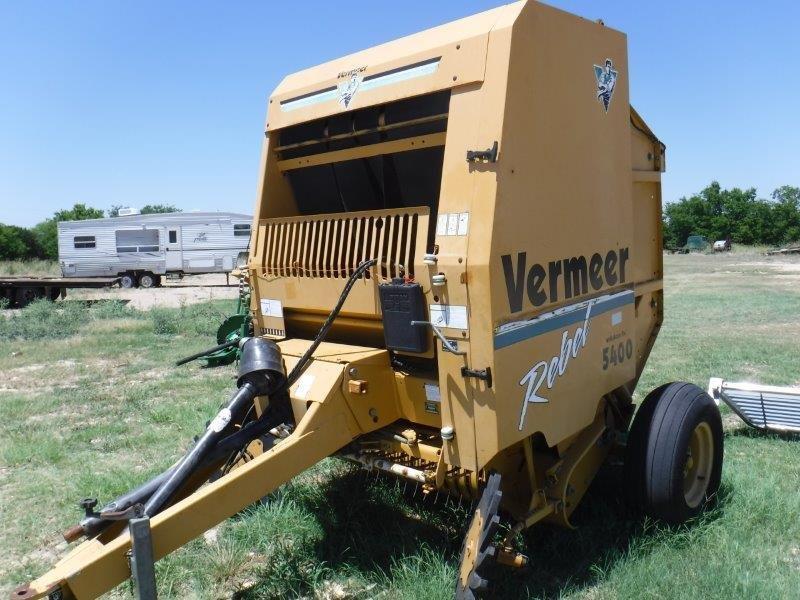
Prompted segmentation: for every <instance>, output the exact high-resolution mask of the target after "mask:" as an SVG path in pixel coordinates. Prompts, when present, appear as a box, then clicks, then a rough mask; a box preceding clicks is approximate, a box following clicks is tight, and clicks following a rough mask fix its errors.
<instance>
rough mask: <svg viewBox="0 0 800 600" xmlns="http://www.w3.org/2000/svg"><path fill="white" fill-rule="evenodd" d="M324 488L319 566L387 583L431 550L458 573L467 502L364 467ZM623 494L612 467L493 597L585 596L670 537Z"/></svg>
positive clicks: (499, 582)
mask: <svg viewBox="0 0 800 600" xmlns="http://www.w3.org/2000/svg"><path fill="white" fill-rule="evenodd" d="M322 485H323V486H324V490H323V493H322V494H320V496H319V498H318V499H317V500H315V501H314V502H313V503H312V504H313V505H312V506H308V507H307V508H309V509H310V510H312V511H313V514H314V516H315V518H316V520H317V522H318V523H319V525H320V527H321V529H322V531H323V535H322V536H321V538H320V539H319V541H317V542H316V543H315V544H314V545H313V548H311V549H309V550H310V552H309V553H308V554H307V555H306V556H307V557H308V555H309V554H310V555H311V556H313V560H314V561H315V562H316V564H324V565H325V567H326V568H330V569H331V570H332V571H334V572H349V573H353V572H359V573H361V574H362V575H363V576H364V579H365V580H367V581H370V580H371V581H375V580H385V578H386V577H387V575H388V574H390V573H391V572H392V569H393V567H396V566H397V565H398V564H400V563H401V562H402V560H403V558H404V557H407V556H413V555H416V554H419V552H420V549H421V547H425V548H427V549H429V550H430V551H431V552H432V553H433V554H434V555H437V556H440V557H441V559H442V560H443V561H446V562H447V563H450V564H451V565H452V566H453V569H454V570H455V569H457V567H458V557H459V553H460V549H461V543H462V540H463V536H464V534H465V533H466V528H467V524H468V522H469V519H470V518H471V516H472V506H471V505H468V503H466V502H464V503H462V504H459V503H458V502H454V501H453V500H452V499H448V500H445V499H444V498H443V497H440V498H439V500H438V502H437V501H434V499H433V498H431V497H430V496H423V495H422V494H421V493H419V492H417V493H414V490H413V487H414V486H413V484H409V485H408V486H404V485H403V484H402V483H396V482H394V481H393V480H386V479H384V478H381V479H378V480H375V479H374V477H373V476H372V475H366V474H365V473H364V472H363V471H361V470H358V469H353V470H349V471H346V472H345V473H343V474H341V475H338V476H336V477H333V478H332V479H330V480H329V481H326V482H325V483H323V484H322ZM404 488H405V489H404ZM621 490H622V474H621V469H620V468H618V467H605V468H604V469H603V470H602V471H601V473H600V474H599V475H598V477H597V478H596V480H595V482H594V483H593V484H592V486H591V487H590V488H589V491H588V492H587V495H586V497H585V498H584V500H583V502H582V503H581V506H580V507H579V508H578V509H577V510H576V512H575V513H574V514H573V523H574V524H575V525H576V526H577V529H574V530H566V529H562V528H559V527H556V526H550V525H538V526H536V527H534V528H532V529H531V530H529V531H528V532H526V534H525V535H524V537H523V540H522V541H523V546H524V547H523V548H521V550H522V551H523V552H525V553H526V554H527V555H528V557H529V558H530V563H529V566H528V567H526V568H525V569H522V570H514V569H511V568H508V567H503V566H497V565H495V566H492V567H491V568H490V569H489V570H488V572H487V575H488V577H489V580H490V581H491V584H492V594H491V597H492V598H500V599H504V598H508V599H512V598H513V599H519V598H547V599H550V598H559V597H563V596H564V595H565V594H566V593H568V592H569V593H575V592H578V593H580V592H581V590H586V589H588V588H590V587H592V586H595V585H597V584H598V583H600V582H601V581H602V580H603V579H604V577H605V574H606V573H607V572H608V571H609V570H611V569H613V567H614V565H615V564H616V563H617V562H619V561H620V560H622V559H623V558H624V557H625V556H626V554H627V553H628V551H629V550H630V549H632V548H634V547H635V548H636V551H637V555H640V556H641V555H643V554H646V553H647V547H648V545H649V544H650V543H653V542H657V540H658V539H659V538H665V537H668V536H670V535H671V533H672V532H673V531H672V529H671V528H668V527H665V526H663V525H655V524H654V523H653V522H652V521H648V520H645V519H643V518H642V517H641V516H639V515H636V514H633V513H632V512H631V511H630V510H629V509H628V507H627V505H626V503H625V501H624V499H623V496H622V493H621ZM730 495H731V490H730V489H729V488H728V487H726V486H725V484H723V487H722V488H721V490H720V494H719V497H718V499H717V502H716V505H715V507H714V508H713V509H712V510H710V511H708V512H706V513H705V514H704V516H703V517H701V518H699V519H697V520H696V521H694V522H692V523H690V524H688V525H684V526H682V527H681V528H678V530H685V528H686V527H706V526H707V525H708V524H709V523H711V522H713V521H714V520H716V519H717V518H719V517H720V516H721V515H722V513H723V511H724V508H725V505H726V504H727V501H728V498H729V497H730ZM265 583H266V582H265ZM453 585H455V582H453ZM258 589H259V586H258V585H257V586H256V587H255V588H254V589H253V590H251V591H250V592H249V593H244V594H239V595H237V596H236V597H237V598H250V597H256V596H257V594H255V595H253V592H255V591H256V590H258ZM309 591H310V590H309Z"/></svg>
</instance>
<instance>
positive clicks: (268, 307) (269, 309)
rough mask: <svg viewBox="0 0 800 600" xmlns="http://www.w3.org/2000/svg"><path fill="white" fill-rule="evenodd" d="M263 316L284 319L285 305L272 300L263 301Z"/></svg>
mask: <svg viewBox="0 0 800 600" xmlns="http://www.w3.org/2000/svg"><path fill="white" fill-rule="evenodd" d="M260 305H261V314H262V315H263V316H265V317H278V318H281V319H282V318H283V304H282V303H281V301H280V300H272V299H270V298H262V299H261V303H260Z"/></svg>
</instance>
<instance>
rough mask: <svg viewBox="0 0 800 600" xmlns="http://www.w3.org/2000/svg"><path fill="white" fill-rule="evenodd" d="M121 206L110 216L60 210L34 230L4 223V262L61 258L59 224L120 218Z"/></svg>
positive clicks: (160, 209)
mask: <svg viewBox="0 0 800 600" xmlns="http://www.w3.org/2000/svg"><path fill="white" fill-rule="evenodd" d="M120 208H122V207H121V206H118V205H113V206H112V207H111V208H110V209H108V215H106V213H105V211H103V210H101V209H99V208H92V207H91V206H86V205H85V204H75V205H74V206H73V207H72V208H70V209H67V210H59V211H56V212H55V213H54V214H53V216H52V217H50V218H49V219H45V220H44V221H42V222H41V223H38V224H37V225H34V226H33V227H30V228H26V227H17V226H16V225H4V224H3V223H0V259H4V260H25V259H30V258H41V259H53V260H55V259H57V258H58V223H59V222H60V221H84V220H86V219H102V218H103V217H105V216H109V217H117V216H119V209H120ZM170 212H181V210H180V209H179V208H176V207H174V206H172V205H171V204H147V205H145V206H144V207H142V209H141V213H142V214H143V215H147V214H153V213H170Z"/></svg>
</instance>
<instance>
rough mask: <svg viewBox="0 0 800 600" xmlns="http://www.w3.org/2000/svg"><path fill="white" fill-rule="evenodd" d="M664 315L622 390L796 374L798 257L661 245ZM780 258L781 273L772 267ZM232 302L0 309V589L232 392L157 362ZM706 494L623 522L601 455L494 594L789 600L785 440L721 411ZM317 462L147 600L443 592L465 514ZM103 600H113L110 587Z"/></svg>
mask: <svg viewBox="0 0 800 600" xmlns="http://www.w3.org/2000/svg"><path fill="white" fill-rule="evenodd" d="M665 261H666V286H665V288H666V298H665V306H666V322H665V324H664V327H663V330H662V332H661V334H660V336H659V339H658V342H657V343H656V346H655V348H654V351H653V354H652V356H651V359H650V361H649V363H648V366H647V368H646V370H645V372H644V374H643V376H642V380H641V383H640V386H639V388H638V390H637V393H636V397H637V399H638V400H640V399H641V398H642V397H643V394H644V393H646V391H647V390H649V389H652V388H653V387H655V386H657V385H658V384H660V383H662V382H664V381H669V380H675V379H683V380H688V381H693V382H695V383H697V384H698V385H701V386H703V387H705V385H706V383H707V381H708V378H709V377H710V376H724V377H725V378H728V379H749V380H754V381H760V382H763V383H771V384H784V385H785V384H800V359H798V355H799V354H800V353H799V352H798V349H800V342H798V339H800V323H799V320H798V315H800V271H799V270H796V269H795V266H796V265H797V263H798V261H797V260H796V259H795V260H794V262H792V259H781V260H773V259H768V258H766V257H763V256H762V255H761V254H759V253H757V252H748V251H746V250H744V249H743V250H741V251H740V252H734V253H732V254H725V255H675V256H666V257H665ZM787 264H788V265H790V266H791V268H782V267H781V265H787ZM230 309H231V305H230V301H222V302H218V303H213V304H206V305H192V306H187V307H181V308H178V309H156V310H152V311H149V312H138V311H135V310H132V309H129V308H127V307H126V306H125V305H124V304H121V303H114V302H99V303H94V304H86V303H81V302H70V301H67V302H63V303H59V304H57V305H56V306H53V305H49V304H43V303H34V304H33V305H31V306H30V307H28V308H27V309H25V310H23V311H19V312H16V313H15V314H14V315H13V316H11V317H7V318H6V319H0V372H2V373H3V378H2V380H0V524H1V525H2V526H1V527H0V548H2V549H3V550H4V552H2V553H0V584H2V585H0V588H2V591H0V593H7V591H8V590H10V589H11V588H12V587H13V586H15V585H17V584H18V583H20V582H23V581H26V580H28V579H30V578H32V577H34V576H36V575H38V574H40V573H41V572H43V571H44V570H45V569H47V568H48V567H49V566H50V565H52V564H53V562H55V560H56V559H57V557H58V556H61V555H63V554H64V552H65V549H66V548H65V545H64V544H58V543H57V540H58V539H59V533H60V531H62V530H63V529H65V528H66V527H68V526H70V525H72V524H74V522H76V520H77V519H78V517H79V512H78V509H77V508H76V506H75V501H76V500H78V499H79V498H82V497H85V496H98V497H99V498H101V500H108V499H110V498H111V497H113V496H115V495H117V494H119V493H121V492H123V491H125V490H127V489H129V488H130V487H132V486H134V485H136V484H138V483H140V482H142V481H144V480H146V479H147V478H149V477H150V476H152V475H154V474H155V473H157V472H159V471H161V470H163V469H164V468H166V467H167V466H168V465H169V464H170V463H171V461H173V460H174V459H175V458H176V457H177V456H179V455H180V453H181V452H182V451H183V450H184V449H185V448H186V445H187V444H188V443H189V441H190V440H191V438H192V436H193V435H195V434H196V433H197V432H199V431H201V430H202V429H203V427H204V424H205V422H206V420H207V419H208V418H209V416H210V415H211V414H213V413H214V411H215V409H216V408H217V407H218V406H219V404H220V403H221V402H223V401H224V400H225V399H226V398H227V396H228V394H229V393H230V391H231V390H232V389H233V379H232V377H233V374H234V371H233V369H232V368H231V367H226V368H219V369H202V368H200V367H199V366H198V365H196V364H192V365H187V366H186V367H183V368H173V367H172V366H171V363H172V362H173V361H174V360H176V359H178V358H180V357H182V356H184V355H187V354H190V353H192V352H196V351H198V350H200V349H202V348H205V347H208V346H210V345H212V344H213V343H214V339H213V334H214V331H215V329H216V326H217V324H218V323H219V322H220V320H221V318H222V316H223V315H225V314H227V313H228V312H229V311H230ZM724 422H725V425H726V440H725V465H724V471H723V483H722V489H721V493H720V500H719V502H718V504H717V506H716V507H715V508H714V509H713V510H712V511H711V512H709V513H707V514H705V515H703V516H702V517H701V518H700V519H698V520H697V521H696V522H694V523H691V524H690V525H688V526H684V527H681V528H676V529H669V528H665V527H663V526H660V525H658V524H656V523H653V522H650V521H647V520H643V519H642V518H640V517H637V516H636V515H631V514H629V512H628V511H627V509H626V507H625V506H624V504H623V503H622V501H621V498H620V489H621V487H622V485H623V482H622V481H621V474H620V472H619V468H618V467H614V466H608V467H606V468H604V470H603V471H602V472H601V475H600V476H599V477H598V478H597V479H596V481H595V483H594V484H593V485H592V487H591V488H590V491H589V493H588V495H587V497H586V498H585V500H584V502H583V503H582V504H581V506H580V507H579V508H578V510H577V511H576V513H575V514H574V515H573V518H574V521H575V522H576V524H577V525H578V528H577V529H576V530H572V531H567V530H562V529H558V528H554V527H549V526H538V527H535V528H533V529H531V530H529V531H528V532H526V533H525V534H524V536H520V538H519V539H518V544H519V545H520V547H521V548H522V549H524V551H525V552H526V553H527V554H528V555H529V556H530V558H531V565H530V567H528V568H527V569H526V570H523V571H511V570H508V569H505V568H501V569H497V570H496V571H495V572H494V574H493V577H492V581H493V584H494V586H495V587H494V594H493V597H497V598H526V597H530V598H592V599H598V598H609V599H612V598H640V597H641V598H685V597H694V598H725V599H729V598H742V597H748V598H792V597H797V590H798V589H800V492H798V490H800V438H797V437H791V436H775V435H763V434H758V433H756V432H752V431H750V430H748V429H746V428H744V427H743V426H742V425H740V424H738V423H737V421H736V420H735V418H733V417H732V416H731V415H730V414H726V415H725V418H724ZM411 487H412V486H410V485H409V486H408V489H404V486H403V485H402V484H399V483H397V482H394V481H385V480H383V479H374V478H373V477H371V476H370V477H369V478H367V477H365V475H364V473H363V472H362V471H359V470H358V469H356V468H354V467H352V466H350V465H348V464H346V463H343V462H341V461H339V460H336V459H328V460H326V461H323V462H322V463H321V464H319V465H317V466H316V467H314V468H312V469H310V470H309V471H307V472H305V473H303V474H301V475H300V476H298V477H297V478H295V479H294V480H293V481H292V482H291V483H289V484H287V485H285V486H283V487H282V488H280V489H279V490H278V491H277V492H276V493H274V494H272V495H270V496H269V497H268V498H267V499H265V500H264V501H263V502H262V503H260V504H258V505H255V506H252V507H250V508H248V509H247V510H246V511H244V512H243V513H241V514H239V515H237V516H236V517H234V518H232V519H230V520H228V521H227V522H225V523H223V524H221V525H220V526H219V527H218V528H216V530H215V534H214V535H213V536H209V537H208V538H205V539H204V538H200V539H198V540H195V541H193V542H192V543H190V544H189V545H187V546H186V547H184V548H182V549H181V550H179V551H177V552H175V553H173V554H172V555H170V556H168V557H167V558H165V559H164V560H162V561H160V562H159V563H158V580H159V586H160V592H161V597H162V598H203V599H205V598H209V599H210V598H223V597H226V598H230V597H236V598H242V599H248V600H249V599H261V598H287V597H288V598H294V597H304V598H330V599H333V598H353V599H360V598H387V599H389V598H392V599H393V598H408V599H411V598H414V599H420V598H425V599H428V598H434V599H435V598H442V599H444V598H450V597H451V595H452V589H453V582H454V580H455V573H456V569H457V557H458V553H459V549H460V545H461V539H462V536H463V534H464V529H465V526H466V521H467V519H468V517H469V509H468V507H467V506H466V505H464V506H459V505H458V504H457V503H455V504H454V503H453V502H452V501H449V502H448V503H445V502H444V501H443V500H442V499H440V501H439V502H438V503H434V501H433V499H431V498H429V497H423V496H422V495H421V494H418V495H415V494H413V490H412V489H411ZM111 596H112V597H120V598H127V597H130V591H129V587H128V586H127V585H123V586H120V587H119V588H118V589H117V590H115V591H114V592H112V594H111Z"/></svg>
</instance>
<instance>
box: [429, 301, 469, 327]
mask: <svg viewBox="0 0 800 600" xmlns="http://www.w3.org/2000/svg"><path fill="white" fill-rule="evenodd" d="M429 308H430V312H431V323H432V324H433V325H434V326H435V327H439V328H440V329H441V328H450V329H464V330H466V329H469V319H468V317H467V307H466V306H459V305H457V304H431V305H430V307H429Z"/></svg>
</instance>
